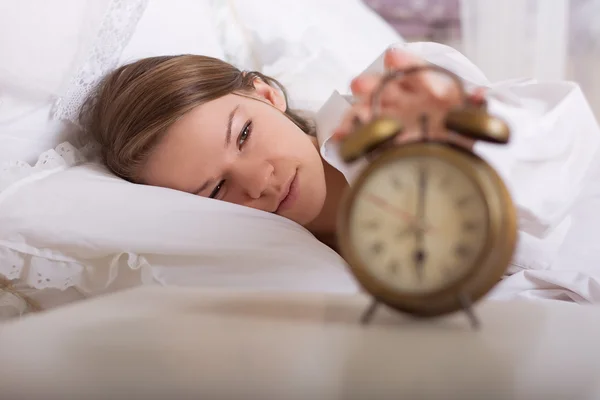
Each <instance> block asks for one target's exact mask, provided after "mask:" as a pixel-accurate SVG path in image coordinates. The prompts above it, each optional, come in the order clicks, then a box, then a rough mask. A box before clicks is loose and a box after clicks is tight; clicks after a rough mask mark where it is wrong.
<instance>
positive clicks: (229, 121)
mask: <svg viewBox="0 0 600 400" xmlns="http://www.w3.org/2000/svg"><path fill="white" fill-rule="evenodd" d="M238 108H240V105H239V104H238V105H236V106H235V107H234V108H233V110H231V112H230V113H229V118H228V119H227V132H226V133H225V148H227V147H229V145H230V144H231V125H232V124H233V117H235V113H236V112H237V110H238ZM213 181H215V179H209V180H208V181H206V182H204V183H203V184H202V186H200V187H199V188H198V189H195V190H193V191H191V192H190V193H192V194H200V193H201V192H203V191H205V190H206V189H207V188H208V186H209V184H210V183H211V182H213Z"/></svg>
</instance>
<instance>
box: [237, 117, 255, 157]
mask: <svg viewBox="0 0 600 400" xmlns="http://www.w3.org/2000/svg"><path fill="white" fill-rule="evenodd" d="M251 134H252V121H248V122H246V124H245V125H244V127H243V128H242V131H241V132H240V136H239V137H238V148H239V149H240V150H241V149H242V147H243V146H244V144H245V143H246V141H247V140H248V139H250V135H251Z"/></svg>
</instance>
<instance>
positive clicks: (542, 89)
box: [81, 44, 598, 245]
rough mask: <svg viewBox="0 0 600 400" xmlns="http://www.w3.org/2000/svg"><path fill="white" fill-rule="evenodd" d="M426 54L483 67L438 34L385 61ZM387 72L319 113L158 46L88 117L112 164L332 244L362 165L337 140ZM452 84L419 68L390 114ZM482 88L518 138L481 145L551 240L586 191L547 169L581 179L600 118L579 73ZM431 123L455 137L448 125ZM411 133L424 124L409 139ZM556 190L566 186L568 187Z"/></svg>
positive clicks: (395, 63) (442, 103) (251, 77)
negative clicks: (160, 51)
mask: <svg viewBox="0 0 600 400" xmlns="http://www.w3.org/2000/svg"><path fill="white" fill-rule="evenodd" d="M419 53H421V54H425V55H426V57H427V58H429V59H433V60H435V61H436V63H438V64H440V60H442V61H443V60H446V61H447V63H446V65H443V66H446V67H448V68H449V69H454V70H455V72H457V73H458V74H459V75H461V74H464V73H465V71H467V72H469V71H471V72H473V73H472V74H471V75H479V76H481V73H480V72H479V71H478V70H477V69H476V68H475V67H474V66H473V65H472V64H470V63H468V61H467V60H464V57H462V55H460V54H459V53H458V52H455V51H454V50H452V49H449V48H448V47H445V46H442V45H437V44H415V45H403V46H400V47H395V48H391V49H390V50H388V51H387V52H386V54H385V55H384V62H383V65H384V66H385V68H388V69H396V68H406V67H410V66H413V65H417V64H422V63H424V62H426V61H425V60H424V59H423V58H421V57H419V55H418V54H419ZM457 60H459V61H457ZM441 64H444V63H443V62H442V63H441ZM374 65H378V63H375V64H374ZM383 72H384V71H383V70H381V69H379V70H378V69H377V68H372V69H371V70H369V71H366V72H365V73H364V74H361V75H360V76H359V77H357V78H356V79H355V80H354V81H353V82H352V86H351V87H352V92H353V98H352V99H350V100H349V99H348V98H347V97H343V96H341V95H339V94H338V93H334V94H333V95H332V97H331V98H330V99H329V100H328V101H327V102H326V104H325V105H324V106H323V108H322V109H321V110H320V111H319V112H318V113H317V115H316V116H313V117H308V116H307V115H305V114H303V113H302V112H301V111H295V110H291V109H289V108H288V101H287V96H286V93H285V90H284V89H283V88H282V87H281V86H280V85H279V84H278V82H277V81H275V80H274V79H271V78H269V77H267V76H264V75H262V74H260V73H258V72H244V71H240V70H238V69H237V68H235V67H234V66H232V65H230V64H228V63H226V62H223V61H221V60H218V59H214V58H209V57H203V56H199V55H182V56H165V57H153V58H148V59H142V60H139V61H136V62H133V63H131V64H128V65H125V66H122V67H120V68H118V69H117V70H115V71H114V72H112V73H111V74H110V75H108V76H107V77H106V78H105V79H104V80H103V81H102V82H101V84H100V85H99V86H98V88H97V90H96V92H95V93H94V94H93V96H92V97H91V98H90V99H89V100H88V102H87V103H86V104H85V106H84V107H83V109H82V113H81V121H82V124H83V125H84V127H85V128H86V129H87V130H88V131H89V132H90V133H91V134H92V135H93V137H94V138H95V139H96V140H97V141H98V142H99V143H100V145H101V147H102V149H103V151H102V155H103V160H104V162H105V163H106V165H107V167H108V168H109V169H110V170H111V171H112V172H113V173H115V174H116V175H118V176H120V177H122V178H124V179H126V180H129V181H131V182H136V183H141V184H147V185H155V186H162V187H165V188H170V189H175V190H180V191H184V192H188V193H190V194H192V195H197V196H204V197H210V198H214V199H216V200H221V201H228V202H232V203H236V204H239V205H242V206H247V207H253V208H256V209H260V210H263V211H265V212H271V213H276V214H279V215H281V216H283V217H286V218H289V219H291V220H293V221H295V222H297V223H299V224H301V225H303V226H305V227H306V228H307V229H309V230H310V231H311V232H313V233H314V234H315V236H316V237H317V238H319V239H320V240H322V241H323V242H325V243H327V244H330V245H333V244H334V239H335V220H336V216H337V208H338V205H339V203H340V200H341V196H342V194H343V192H344V189H345V188H346V187H347V185H348V184H349V182H351V181H352V178H353V176H354V174H355V173H356V170H357V168H358V167H348V166H346V165H344V163H343V162H341V161H340V159H339V158H338V155H337V150H336V145H337V143H336V140H335V139H336V138H339V137H343V136H344V135H346V134H348V133H349V131H350V130H351V129H352V128H353V126H355V124H356V123H357V122H360V121H365V120H368V118H370V116H371V111H372V110H371V109H370V97H371V95H372V93H373V91H374V90H375V88H376V87H377V85H378V83H379V81H380V80H381V78H382V74H383ZM482 79H483V78H482ZM453 85H454V84H453V83H452V82H451V81H449V80H446V79H440V77H439V76H436V75H432V74H419V75H415V76H414V77H412V78H410V79H408V80H405V81H403V82H399V83H396V84H394V85H392V86H390V87H389V88H388V89H386V91H385V92H384V94H383V97H382V104H383V111H382V112H384V113H388V114H395V115H404V114H406V113H409V111H410V110H414V109H422V108H423V107H427V108H429V109H434V108H435V109H444V108H447V107H449V106H452V105H455V104H456V102H457V96H456V91H455V90H454V88H455V86H453ZM484 98H485V99H486V100H487V102H488V107H489V109H490V111H491V112H492V113H494V114H496V115H498V116H500V117H501V118H504V119H505V120H506V121H507V122H508V123H509V125H510V126H511V128H512V131H513V135H514V136H513V142H514V143H513V144H512V145H511V146H508V147H506V148H504V146H502V147H500V146H498V147H495V146H491V145H487V146H484V145H479V144H476V145H475V150H476V151H478V152H479V153H480V154H482V155H483V156H484V157H486V158H488V159H489V161H490V162H492V164H494V165H495V166H496V168H497V169H499V170H500V173H501V174H502V175H503V176H504V178H505V179H506V180H507V181H508V184H509V187H511V189H512V191H513V196H514V197H515V200H516V203H517V206H518V207H519V217H520V222H521V229H522V236H523V235H525V236H527V235H528V237H530V238H534V239H535V240H538V241H544V240H546V238H547V237H549V236H552V235H550V234H551V233H552V232H553V231H554V230H555V228H556V229H558V228H559V227H561V226H564V224H562V222H563V221H564V219H565V217H566V215H568V213H569V207H570V204H571V202H572V201H571V200H572V199H571V197H574V196H575V195H576V193H575V189H574V190H572V191H571V192H572V193H570V194H569V195H568V196H566V195H565V193H558V192H556V190H555V189H554V187H550V185H549V184H548V181H547V179H549V178H551V177H553V178H555V179H559V180H561V183H565V184H572V187H573V188H575V186H576V184H578V183H579V182H580V181H581V178H582V174H583V173H584V172H585V169H586V168H587V165H588V164H589V162H590V160H591V158H592V155H593V153H594V152H595V149H596V148H597V145H598V129H597V126H596V124H595V121H594V119H593V116H592V114H591V112H590V111H589V108H588V107H587V104H586V103H585V99H584V98H583V96H582V95H581V93H580V91H579V89H578V88H577V87H576V85H572V84H568V83H557V84H536V83H527V84H525V83H523V82H515V83H513V84H503V85H500V86H499V87H497V88H493V89H490V90H487V91H486V90H482V89H474V90H471V95H470V97H469V101H472V102H476V103H481V102H483V101H484ZM559 107H561V108H562V109H559V110H558V111H557V108H559ZM550 113H553V114H552V119H551V121H553V122H554V123H555V124H558V126H556V129H554V126H552V124H549V120H548V118H547V117H548V115H549V114H550ZM565 119H567V120H571V121H573V123H574V124H577V123H581V124H583V123H587V124H588V125H587V127H588V129H585V130H583V131H582V130H577V129H575V130H573V129H571V128H572V127H569V126H568V125H566V124H562V125H561V121H564V120H565ZM434 134H437V135H448V137H449V140H458V139H456V138H455V137H453V136H449V135H450V134H448V133H447V132H444V131H442V130H438V131H436V132H434ZM540 135H543V137H542V136H540ZM411 138H414V134H413V135H412V136H411V135H409V136H408V137H407V138H406V137H405V140H410V139H411ZM552 141H554V142H552ZM582 141H583V142H586V143H587V144H588V145H587V146H581V145H580V144H581V143H582ZM552 143H554V144H552ZM460 144H461V145H465V146H472V145H473V143H468V142H466V141H464V140H462V141H461V142H460ZM557 146H558V147H557ZM554 153H556V154H554ZM556 171H561V173H560V174H559V175H557V174H556ZM544 179H546V181H544ZM555 188H560V190H559V192H564V190H565V188H566V186H564V185H563V186H561V187H560V186H555ZM555 192H556V193H555ZM550 196H554V197H550ZM561 229H562V231H564V229H563V228H561ZM561 229H559V231H561ZM562 231H561V232H562ZM522 239H523V237H522ZM552 240H554V239H552Z"/></svg>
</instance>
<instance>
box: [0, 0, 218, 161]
mask: <svg viewBox="0 0 600 400" xmlns="http://www.w3.org/2000/svg"><path fill="white" fill-rule="evenodd" d="M2 4H4V3H2ZM2 4H0V37H11V40H2V41H0V59H1V60H3V62H2V63H1V64H2V65H0V165H1V164H4V163H7V162H14V161H19V162H25V163H33V162H35V161H36V159H37V158H38V156H39V155H40V153H42V152H43V151H46V150H48V149H50V148H54V147H56V146H58V145H59V144H60V143H62V142H64V141H67V140H68V141H70V142H71V144H74V145H76V146H77V145H78V144H79V143H77V139H78V137H77V135H78V133H79V131H78V130H77V129H76V127H75V126H73V125H72V124H70V123H69V121H71V122H73V121H75V120H76V117H77V113H78V110H79V107H80V105H81V104H82V102H83V100H84V99H85V97H86V96H87V95H88V93H89V92H90V90H91V89H92V88H93V87H94V85H95V83H96V82H97V81H98V80H99V79H100V78H101V77H102V76H104V75H105V74H106V73H107V72H108V71H110V70H111V69H113V68H114V67H115V66H117V65H119V64H122V63H126V62H130V61H133V60H136V59H139V58H142V57H150V56H157V55H164V54H180V53H196V54H204V55H210V56H214V57H218V58H223V57H224V52H223V50H222V48H221V45H220V42H219V39H218V35H217V31H216V29H215V27H214V19H215V18H214V14H213V11H212V8H211V5H210V0H173V1H168V2H166V1H162V0H128V1H127V2H123V1H118V0H87V1H80V0H68V1H63V2H61V3H60V7H59V6H57V4H55V3H54V2H48V1H45V0H24V1H22V2H19V3H18V6H15V4H17V3H14V4H13V3H11V5H6V6H3V5H2Z"/></svg>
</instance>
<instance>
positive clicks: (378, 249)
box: [371, 242, 385, 254]
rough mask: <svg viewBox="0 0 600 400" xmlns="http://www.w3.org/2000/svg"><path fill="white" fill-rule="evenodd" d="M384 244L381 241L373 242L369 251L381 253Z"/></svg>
mask: <svg viewBox="0 0 600 400" xmlns="http://www.w3.org/2000/svg"><path fill="white" fill-rule="evenodd" d="M384 248H385V246H384V244H383V243H382V242H375V243H373V244H372V245H371V251H372V252H373V253H374V254H381V253H382V252H383V250H384Z"/></svg>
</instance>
